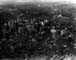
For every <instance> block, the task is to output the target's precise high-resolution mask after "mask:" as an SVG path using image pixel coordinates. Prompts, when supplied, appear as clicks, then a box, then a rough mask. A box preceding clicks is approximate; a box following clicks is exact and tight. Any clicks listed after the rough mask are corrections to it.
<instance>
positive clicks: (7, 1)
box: [0, 0, 76, 4]
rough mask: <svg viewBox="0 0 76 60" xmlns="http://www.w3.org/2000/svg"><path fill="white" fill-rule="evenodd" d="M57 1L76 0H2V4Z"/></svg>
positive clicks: (70, 0) (71, 0)
mask: <svg viewBox="0 0 76 60" xmlns="http://www.w3.org/2000/svg"><path fill="white" fill-rule="evenodd" d="M31 1H32V2H34V1H35V2H37V1H38V2H39V1H40V2H55V1H68V2H72V3H76V0H0V4H3V3H10V2H12V3H14V2H31Z"/></svg>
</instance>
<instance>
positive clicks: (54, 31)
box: [0, 4, 76, 59]
mask: <svg viewBox="0 0 76 60" xmlns="http://www.w3.org/2000/svg"><path fill="white" fill-rule="evenodd" d="M64 6H65V5H61V6H60V5H59V6H53V7H51V6H48V7H46V6H41V7H38V6H37V5H33V4H25V5H23V7H22V6H21V7H20V6H17V7H16V8H15V7H12V6H8V7H6V6H3V7H5V9H6V10H5V9H4V8H3V9H2V11H1V12H0V17H1V18H0V28H1V30H0V34H1V35H0V46H1V47H0V58H11V59H13V58H25V57H26V56H28V57H31V56H35V55H47V56H50V55H51V56H52V55H54V54H57V55H58V56H63V55H65V54H70V53H71V54H74V53H76V52H75V50H76V49H75V43H76V42H75V39H76V38H75V37H76V36H75V35H76V25H75V23H76V21H75V16H74V14H75V13H74V11H75V9H74V8H65V7H64ZM73 51H74V52H73Z"/></svg>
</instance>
